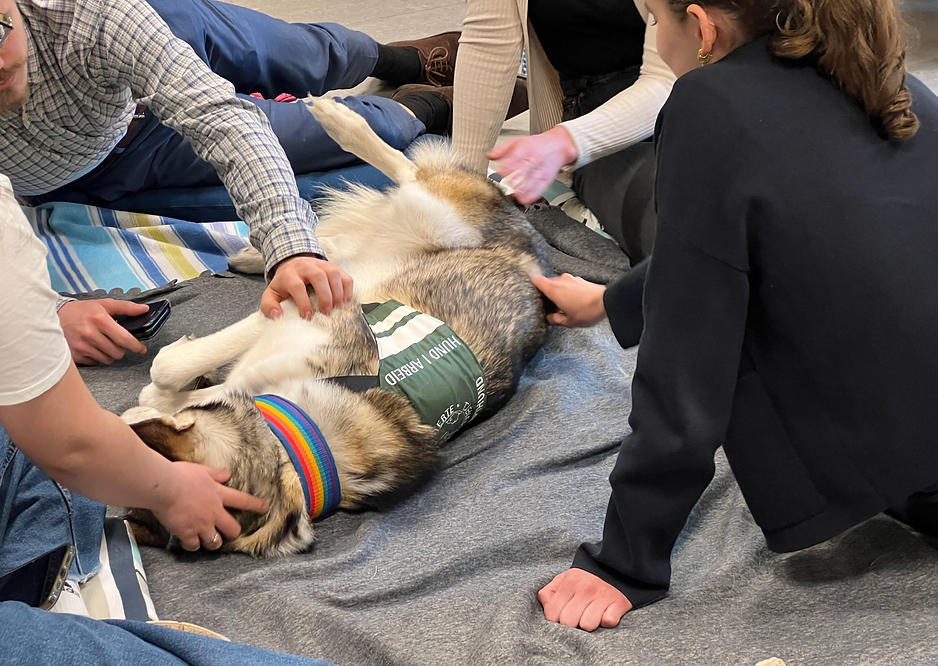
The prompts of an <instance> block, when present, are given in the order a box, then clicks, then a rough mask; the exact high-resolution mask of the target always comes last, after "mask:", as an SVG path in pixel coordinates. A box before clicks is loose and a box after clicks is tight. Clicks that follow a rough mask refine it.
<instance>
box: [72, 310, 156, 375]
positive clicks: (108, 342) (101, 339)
mask: <svg viewBox="0 0 938 666" xmlns="http://www.w3.org/2000/svg"><path fill="white" fill-rule="evenodd" d="M147 310H149V306H147V305H143V304H141V303H131V302H130V301H116V300H114V299H113V298H104V299H101V300H95V301H70V302H68V303H66V304H65V305H63V306H62V307H61V308H59V323H60V324H61V325H62V331H63V332H64V333H65V341H66V342H67V343H68V348H69V350H70V351H71V352H72V360H73V361H75V363H77V364H79V365H98V364H102V365H109V364H111V363H113V362H114V361H118V360H120V359H122V358H123V357H124V352H126V351H128V350H129V351H132V352H133V353H135V354H146V353H147V348H146V347H145V346H144V345H143V343H142V342H140V341H139V340H137V338H135V337H134V336H133V335H131V334H130V333H128V332H127V330H126V329H125V328H124V327H123V326H121V325H120V324H118V323H117V322H116V321H114V319H113V317H114V316H115V315H131V316H133V315H141V314H144V313H145V312H147Z"/></svg>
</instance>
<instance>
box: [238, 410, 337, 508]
mask: <svg viewBox="0 0 938 666" xmlns="http://www.w3.org/2000/svg"><path fill="white" fill-rule="evenodd" d="M254 404H255V405H257V408H258V409H259V410H260V412H261V414H262V415H263V416H264V418H265V419H267V425H269V426H270V429H271V430H272V431H273V433H274V434H275V435H276V436H277V439H279V440H280V443H281V444H283V448H284V449H285V450H286V452H287V455H289V456H290V460H291V461H293V466H294V467H295V468H296V473H297V475H298V476H299V477H300V484H301V485H302V486H303V495H304V496H305V497H306V507H307V509H308V510H309V516H310V518H313V519H316V518H319V517H320V516H324V515H326V514H329V513H331V512H332V511H334V510H335V509H336V508H337V507H338V506H339V501H340V500H341V499H342V490H341V488H340V487H339V473H338V471H337V470H336V467H335V459H333V457H332V452H331V451H330V450H329V446H328V445H327V444H326V438H325V437H323V436H322V432H320V431H319V428H318V427H317V426H316V424H315V423H314V422H313V420H312V419H311V418H309V415H308V414H307V413H306V412H304V411H303V410H302V409H300V408H299V407H297V406H296V405H294V404H293V403H292V402H290V401H289V400H287V399H286V398H281V397H280V396H278V395H270V394H267V395H256V396H254Z"/></svg>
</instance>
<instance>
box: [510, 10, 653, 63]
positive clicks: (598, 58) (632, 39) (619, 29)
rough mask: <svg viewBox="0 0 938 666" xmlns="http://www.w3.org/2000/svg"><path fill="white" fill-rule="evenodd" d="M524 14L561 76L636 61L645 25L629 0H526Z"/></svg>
mask: <svg viewBox="0 0 938 666" xmlns="http://www.w3.org/2000/svg"><path fill="white" fill-rule="evenodd" d="M528 18H529V20H530V21H531V25H532V26H534V31H535V32H536V33H537V39H538V41H539V42H540V43H541V46H542V47H543V48H544V53H546V54H547V59H548V60H550V64H551V65H553V67H554V69H556V70H557V71H558V72H560V73H561V75H562V76H588V75H596V74H610V73H612V72H618V71H619V70H622V69H626V68H628V67H638V66H640V65H641V64H642V54H643V52H644V48H645V30H646V29H647V27H646V25H645V19H644V18H642V15H641V14H639V13H638V8H637V7H636V6H635V2H634V1H633V0H574V1H573V2H571V1H570V0H528Z"/></svg>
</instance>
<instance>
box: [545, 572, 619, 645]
mask: <svg viewBox="0 0 938 666" xmlns="http://www.w3.org/2000/svg"><path fill="white" fill-rule="evenodd" d="M537 600H538V601H540V602H541V606H543V607H544V617H545V618H547V619H548V620H549V621H551V622H559V623H560V624H564V625H566V626H568V627H579V628H580V629H583V630H585V631H595V630H596V629H598V628H599V627H607V628H608V627H614V626H616V625H617V624H619V620H621V619H622V616H623V615H625V614H626V613H628V612H629V611H630V610H632V602H631V601H629V600H628V599H627V598H626V596H625V595H624V594H622V593H621V592H619V590H617V589H616V588H614V587H613V586H612V585H610V584H609V583H607V582H606V581H604V580H603V579H602V578H599V577H598V576H594V575H593V574H591V573H590V572H588V571H584V570H583V569H568V570H567V571H564V572H563V573H562V574H560V575H558V576H556V577H555V578H554V579H553V580H552V581H550V582H549V583H548V584H547V585H545V586H544V587H543V588H541V591H540V592H538V593H537Z"/></svg>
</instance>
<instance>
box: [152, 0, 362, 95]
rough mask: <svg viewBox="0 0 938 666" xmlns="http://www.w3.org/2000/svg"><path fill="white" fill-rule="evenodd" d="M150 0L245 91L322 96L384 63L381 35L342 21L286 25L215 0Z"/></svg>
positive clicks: (215, 67)
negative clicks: (376, 37)
mask: <svg viewBox="0 0 938 666" xmlns="http://www.w3.org/2000/svg"><path fill="white" fill-rule="evenodd" d="M147 1H148V3H149V5H150V6H151V7H153V9H155V10H156V12H157V14H159V15H160V17H161V18H162V19H163V20H164V21H166V24H167V25H168V26H169V29H170V30H171V31H172V32H173V34H174V35H176V37H178V38H180V39H182V40H183V41H184V42H186V43H187V44H189V46H191V47H192V49H193V50H194V51H195V53H196V55H197V56H199V57H200V58H201V59H202V60H203V61H204V62H205V63H207V64H208V65H209V67H211V69H212V71H213V72H215V73H216V74H218V75H219V76H221V77H222V78H224V79H227V80H228V81H230V82H231V83H232V84H233V85H234V87H235V90H236V91H237V92H239V93H244V94H251V93H253V92H259V93H261V94H263V95H264V97H276V96H277V95H279V94H280V93H290V94H291V95H295V96H296V97H306V96H307V95H314V96H319V95H322V94H324V93H325V92H326V91H328V90H336V89H339V88H352V87H353V86H356V85H358V84H359V83H361V82H362V81H364V80H365V78H366V77H368V76H370V75H371V72H372V71H373V70H374V67H375V63H376V62H377V61H378V43H377V42H375V40H373V39H372V38H371V37H369V36H368V35H366V34H364V33H362V32H358V31H355V30H349V29H348V28H346V27H344V26H341V25H338V24H337V23H287V22H286V21H281V20H280V19H277V18H274V17H272V16H268V15H267V14H263V13H261V12H258V11H255V10H253V9H248V8H247V7H241V6H238V5H232V4H228V3H225V2H216V1H215V0H147Z"/></svg>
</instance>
